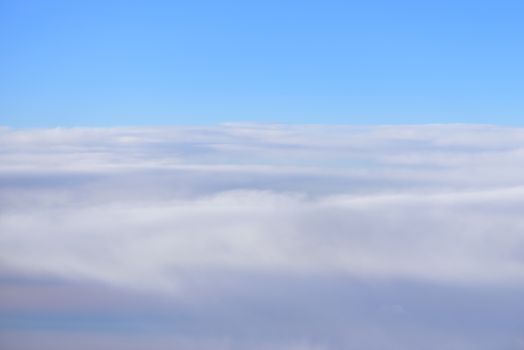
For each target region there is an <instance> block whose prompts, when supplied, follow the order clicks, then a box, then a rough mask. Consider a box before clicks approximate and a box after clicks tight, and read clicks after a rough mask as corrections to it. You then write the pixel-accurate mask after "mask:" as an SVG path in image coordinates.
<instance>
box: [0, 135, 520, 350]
mask: <svg viewBox="0 0 524 350" xmlns="http://www.w3.org/2000/svg"><path fill="white" fill-rule="evenodd" d="M523 161H524V130H523V129H518V128H500V127H494V126H468V125H450V126H442V125H430V126H383V127H347V126H340V127H338V126H336V127H335V126H333V127H327V126H281V125H263V126H261V125H223V126H217V127H180V128H158V129H155V128H151V129H145V128H114V129H52V130H51V129H48V130H42V129H36V130H13V129H0V164H1V165H0V247H2V248H1V250H0V256H1V261H2V264H3V265H4V266H6V267H7V268H8V269H12V270H15V271H22V272H30V273H45V274H46V275H52V276H58V277H60V278H62V279H64V280H69V281H79V282H82V283H83V282H96V283H102V284H106V285H113V286H117V287H120V288H124V289H129V290H148V291H152V292H155V293H156V292H158V293H160V294H166V293H167V294H168V295H178V297H180V298H182V299H184V298H187V297H188V296H191V295H206V294H207V293H208V290H209V289H210V288H213V287H211V286H210V285H209V283H210V282H202V281H203V280H205V279H206V277H209V276H212V275H215V274H216V273H217V271H219V272H220V275H221V276H239V275H242V274H253V275H266V276H275V278H277V276H281V275H286V276H291V277H290V278H311V279H313V280H314V279H316V278H321V277H322V276H333V275H337V276H345V278H349V279H355V278H356V279H364V280H377V281H388V280H395V281H413V283H429V284H439V285H446V286H453V288H472V287H475V288H476V287H482V288H503V289H505V288H521V286H522V282H523V281H524V253H523V252H524V234H523V232H524V219H523V216H522V212H523V211H524V181H523V179H524V167H522V164H523ZM293 276H294V277H293ZM232 288H233V289H234V287H232ZM232 293H233V294H235V293H236V292H232ZM239 293H241V292H239ZM399 293H400V292H399ZM403 293H406V292H402V293H400V294H399V295H404V294H403ZM226 294H227V293H226ZM241 294H242V293H241ZM299 294H300V293H299ZM286 298H287V299H286V300H292V297H290V296H286ZM313 302H314V301H313ZM388 305H395V308H396V309H399V310H403V311H404V310H405V312H402V315H407V316H406V317H408V316H409V315H411V314H410V312H409V309H408V308H405V306H404V305H401V304H399V303H397V302H395V301H393V302H390V303H387V304H385V306H384V304H383V305H382V306H380V305H379V306H377V308H376V309H377V310H389V309H388V308H387V307H389V308H390V309H391V307H390V306H388ZM396 309H395V310H396ZM382 313H383V312H382ZM363 332H364V333H365V332H371V333H373V332H374V331H373V328H372V327H371V328H370V329H367V330H365V331H363ZM450 336H451V335H450ZM386 338H387V337H386ZM450 339H451V338H450ZM346 340H347V339H346ZM293 341H294V340H293ZM300 341H302V340H300ZM300 341H299V343H298V344H301V343H300ZM347 341H349V340H347ZM364 343H365V341H364V340H363V343H361V344H364ZM345 344H351V342H350V343H347V342H346V343H345ZM354 345H355V346H357V345H358V343H355V344H354ZM419 345H420V344H419ZM275 346H276V345H275ZM377 346H378V345H377ZM253 348H255V347H253ZM328 348H329V346H328ZM370 348H372V347H370ZM399 348H400V347H399Z"/></svg>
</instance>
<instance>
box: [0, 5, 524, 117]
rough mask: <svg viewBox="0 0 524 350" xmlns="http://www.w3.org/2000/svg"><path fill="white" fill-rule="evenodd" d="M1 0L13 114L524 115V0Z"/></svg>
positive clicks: (0, 98) (1, 89)
mask: <svg viewBox="0 0 524 350" xmlns="http://www.w3.org/2000/svg"><path fill="white" fill-rule="evenodd" d="M0 6H1V7H0V16H1V17H0V35H1V37H0V50H1V58H0V74H1V82H0V125H10V126H23V127H26V126H58V125H64V126H73V125H80V126H81V125H99V126H104V125H158V124H205V123H218V122H227V121H261V122H285V123H355V124H377V123H439V122H475V123H498V124H517V125H520V124H524V123H523V122H522V121H523V120H524V1H522V0H516V1H505V0H498V1H473V0H470V1H461V0H454V1H451V0H440V1H429V0H428V1H422V0H416V1H415V0H412V1H407V0H398V1H393V0H388V1H385V0H382V1H380V0H377V1H374V0H362V1H349V0H346V1H332V0H322V1H320V0H318V1H307V0H301V1H290V0H278V1H273V0H264V1H246V0H244V1H219V0H214V1H199V0H188V1H175V0H173V1H157V0H147V1H131V0H129V1H113V0H103V1H97V0H89V1H87V0H86V1H74V0H63V1H60V0H57V1H55V0H38V1H32V0H0Z"/></svg>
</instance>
